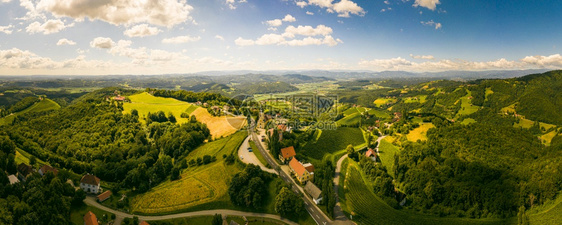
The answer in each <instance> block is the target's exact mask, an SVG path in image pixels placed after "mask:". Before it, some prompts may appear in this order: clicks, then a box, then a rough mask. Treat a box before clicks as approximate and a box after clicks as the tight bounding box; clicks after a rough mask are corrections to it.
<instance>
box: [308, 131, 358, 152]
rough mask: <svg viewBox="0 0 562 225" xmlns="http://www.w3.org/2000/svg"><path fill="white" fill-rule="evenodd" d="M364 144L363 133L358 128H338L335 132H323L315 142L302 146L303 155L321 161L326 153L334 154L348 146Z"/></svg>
mask: <svg viewBox="0 0 562 225" xmlns="http://www.w3.org/2000/svg"><path fill="white" fill-rule="evenodd" d="M364 143H365V139H364V138H363V132H362V131H361V129H359V128H351V127H338V129H336V130H323V131H322V133H321V135H320V138H318V140H317V141H311V142H308V143H307V144H306V145H305V146H304V148H303V149H304V154H305V155H307V156H309V157H311V158H314V159H322V157H324V154H326V153H334V152H337V151H339V150H342V149H345V148H346V147H347V146H348V145H349V144H352V145H353V146H358V145H362V144H364Z"/></svg>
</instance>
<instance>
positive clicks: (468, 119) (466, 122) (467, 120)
mask: <svg viewBox="0 0 562 225" xmlns="http://www.w3.org/2000/svg"><path fill="white" fill-rule="evenodd" d="M471 123H476V120H475V119H472V118H466V119H464V120H463V121H462V122H461V124H462V125H468V124H471Z"/></svg>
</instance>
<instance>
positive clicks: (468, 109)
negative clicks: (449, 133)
mask: <svg viewBox="0 0 562 225" xmlns="http://www.w3.org/2000/svg"><path fill="white" fill-rule="evenodd" d="M467 91H468V94H467V95H466V96H464V97H462V98H461V109H460V110H459V112H458V113H457V116H460V115H469V114H472V113H475V112H476V111H478V109H480V107H478V106H475V105H472V99H469V97H470V96H472V94H471V93H470V91H469V90H467Z"/></svg>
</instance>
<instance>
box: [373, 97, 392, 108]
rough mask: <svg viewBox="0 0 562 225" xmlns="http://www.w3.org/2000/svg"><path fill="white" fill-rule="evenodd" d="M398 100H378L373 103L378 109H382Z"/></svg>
mask: <svg viewBox="0 0 562 225" xmlns="http://www.w3.org/2000/svg"><path fill="white" fill-rule="evenodd" d="M395 102H396V99H393V98H378V99H377V100H375V101H374V102H373V103H374V104H375V105H376V106H377V107H381V106H383V105H385V104H387V103H395Z"/></svg>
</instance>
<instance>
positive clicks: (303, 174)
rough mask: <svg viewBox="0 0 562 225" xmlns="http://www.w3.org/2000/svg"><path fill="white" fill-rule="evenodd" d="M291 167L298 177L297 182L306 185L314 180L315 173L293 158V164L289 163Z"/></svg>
mask: <svg viewBox="0 0 562 225" xmlns="http://www.w3.org/2000/svg"><path fill="white" fill-rule="evenodd" d="M289 167H290V168H291V171H293V173H294V174H295V176H296V177H297V180H298V181H299V182H300V183H301V184H305V183H306V182H307V181H309V180H312V179H313V178H314V173H311V172H309V171H308V170H306V168H305V167H304V166H303V165H302V164H301V162H299V161H298V160H297V159H296V158H294V157H293V159H291V162H289Z"/></svg>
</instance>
